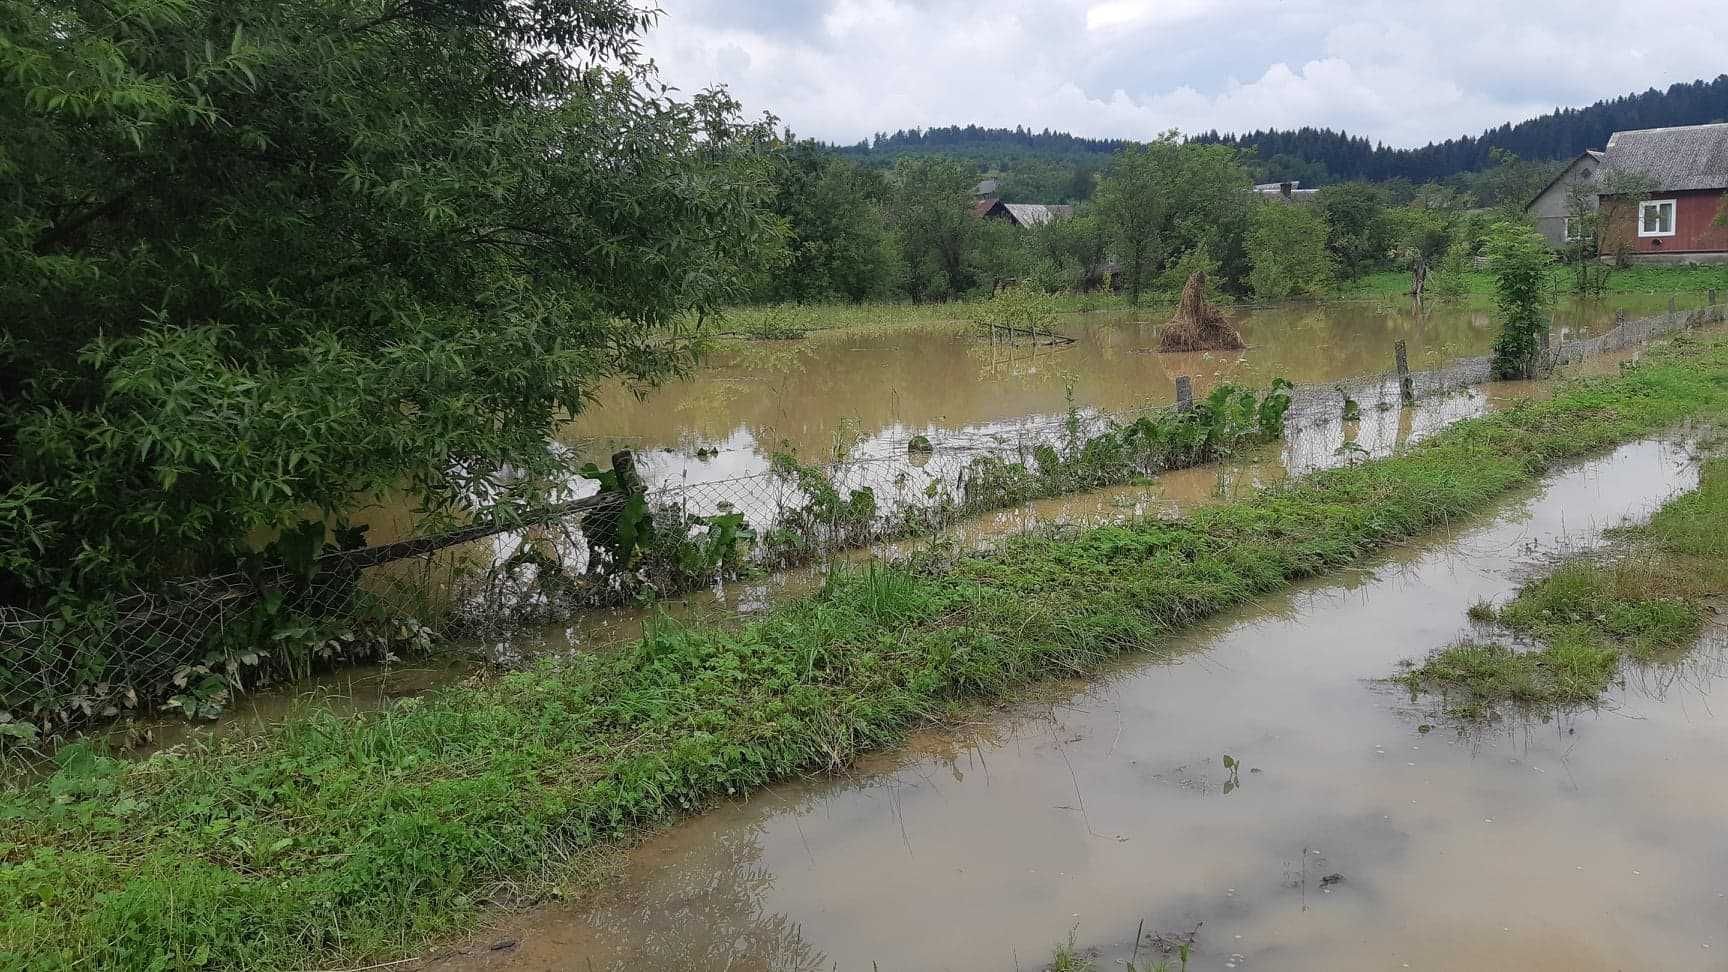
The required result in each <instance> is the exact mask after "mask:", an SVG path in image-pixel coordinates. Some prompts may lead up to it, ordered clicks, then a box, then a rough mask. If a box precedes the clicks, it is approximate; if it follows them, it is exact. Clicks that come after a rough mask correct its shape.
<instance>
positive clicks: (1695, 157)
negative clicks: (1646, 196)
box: [1604, 124, 1728, 192]
mask: <svg viewBox="0 0 1728 972" xmlns="http://www.w3.org/2000/svg"><path fill="white" fill-rule="evenodd" d="M1604 164H1605V165H1606V167H1607V168H1609V169H1612V170H1614V171H1615V172H1625V173H1631V174H1642V175H1644V176H1648V177H1649V178H1650V179H1652V180H1654V182H1655V186H1654V187H1653V191H1655V192H1685V191H1687V190H1690V189H1725V188H1728V124H1718V125H1688V126H1686V127H1684V128H1645V129H1640V130H1638V131H1632V132H1615V133H1614V135H1613V137H1611V138H1609V139H1608V152H1607V158H1606V159H1605V163H1604Z"/></svg>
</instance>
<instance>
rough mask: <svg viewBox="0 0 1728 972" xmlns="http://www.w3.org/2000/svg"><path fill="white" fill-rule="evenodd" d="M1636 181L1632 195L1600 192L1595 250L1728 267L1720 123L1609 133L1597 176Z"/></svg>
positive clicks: (1725, 152)
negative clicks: (1637, 189) (1638, 189)
mask: <svg viewBox="0 0 1728 972" xmlns="http://www.w3.org/2000/svg"><path fill="white" fill-rule="evenodd" d="M1600 178H1601V179H1603V180H1604V181H1606V180H1608V179H1610V178H1628V179H1638V180H1641V181H1643V183H1644V185H1643V186H1642V187H1641V188H1643V189H1644V190H1645V191H1643V192H1640V193H1638V194H1636V195H1633V196H1626V195H1602V196H1601V197H1600V205H1601V206H1602V207H1603V209H1604V210H1605V212H1604V226H1603V230H1602V234H1601V235H1602V239H1601V240H1600V241H1599V242H1600V251H1599V252H1600V253H1601V254H1602V255H1603V256H1605V257H1606V256H1613V257H1617V258H1625V259H1628V260H1631V261H1633V262H1640V263H1724V262H1728V226H1723V225H1721V223H1719V222H1718V215H1719V214H1720V213H1721V212H1722V206H1723V196H1724V194H1725V193H1728V124H1716V125H1691V126H1687V127H1684V128H1648V129H1643V130H1641V131H1630V132H1615V133H1614V136H1613V137H1612V138H1610V139H1609V140H1608V150H1607V152H1606V153H1605V156H1604V159H1603V165H1602V173H1601V176H1600Z"/></svg>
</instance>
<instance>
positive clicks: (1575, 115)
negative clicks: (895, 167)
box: [832, 75, 1728, 184]
mask: <svg viewBox="0 0 1728 972" xmlns="http://www.w3.org/2000/svg"><path fill="white" fill-rule="evenodd" d="M1724 120H1728V75H1722V76H1719V77H1717V78H1716V79H1715V80H1713V81H1693V82H1689V83H1682V84H1675V85H1672V86H1671V87H1669V88H1668V90H1666V91H1658V90H1656V89H1654V88H1652V89H1650V90H1649V91H1645V92H1643V93H1641V94H1629V95H1623V96H1621V97H1619V98H1614V99H1611V100H1604V101H1598V102H1597V103H1595V104H1593V105H1590V106H1589V107H1587V108H1561V109H1556V110H1555V111H1553V112H1551V113H1549V114H1546V115H1543V116H1541V117H1538V118H1532V119H1529V120H1527V121H1522V122H1518V123H1516V124H1513V123H1507V124H1505V125H1501V126H1500V127H1498V128H1491V129H1489V130H1488V131H1485V132H1483V133H1482V134H1481V135H1475V136H1470V135H1466V136H1462V137H1460V138H1455V139H1448V140H1446V141H1444V142H1437V143H1433V144H1430V145H1425V146H1422V147H1421V148H1414V149H1394V148H1387V147H1385V146H1383V145H1377V144H1375V143H1374V142H1372V141H1370V140H1369V139H1367V138H1363V137H1360V136H1353V135H1350V134H1349V133H1347V132H1337V131H1332V130H1330V129H1324V128H1299V129H1294V130H1271V131H1260V132H1252V133H1249V134H1244V135H1235V134H1220V133H1218V132H1215V131H1214V132H1206V133H1204V134H1200V135H1196V136H1194V138H1195V139H1196V140H1198V141H1204V142H1221V143H1224V144H1227V145H1234V146H1237V147H1240V148H1251V149H1254V150H1255V154H1256V156H1257V157H1258V160H1259V162H1258V164H1257V165H1256V166H1255V169H1256V174H1257V176H1259V177H1261V178H1265V179H1268V180H1271V179H1287V178H1293V179H1301V180H1303V181H1304V182H1307V183H1309V184H1320V183H1325V182H1337V181H1343V180H1347V179H1367V180H1372V181H1380V180H1386V179H1397V178H1403V179H1409V180H1410V181H1412V182H1418V183H1420V182H1429V181H1436V180H1442V179H1445V178H1447V177H1449V176H1454V175H1458V174H1459V173H1463V172H1472V171H1476V170H1479V169H1484V168H1486V167H1488V166H1489V165H1491V164H1492V162H1493V159H1492V153H1493V151H1494V150H1495V149H1503V150H1505V151H1509V152H1512V153H1513V154H1515V155H1517V156H1519V157H1520V158H1523V159H1531V160H1552V159H1564V158H1570V157H1572V156H1574V155H1577V154H1578V153H1579V152H1582V151H1584V150H1585V149H1589V148H1602V147H1603V146H1604V145H1605V144H1607V141H1608V136H1609V135H1610V134H1612V133H1614V132H1615V131H1620V130H1624V129H1633V128H1659V127H1663V126H1667V125H1699V124H1705V123H1707V122H1716V121H1724ZM1126 144H1128V141H1127V140H1125V139H1097V138H1080V137H1078V136H1074V135H1070V134H1068V133H1066V132H1053V131H1050V130H1049V129H1045V130H1044V131H1032V130H1030V129H1026V128H1013V129H1008V128H981V127H979V126H977V125H965V126H960V125H955V126H950V127H947V128H930V129H923V130H919V129H912V130H909V131H906V130H903V131H898V132H894V133H893V134H888V133H878V134H877V135H875V136H874V137H873V138H870V139H866V140H864V141H862V142H859V143H858V144H856V145H849V146H833V147H832V148H833V150H834V151H836V152H838V153H840V154H841V155H844V156H846V157H848V158H851V159H854V160H856V161H858V162H861V163H863V164H866V165H888V164H892V162H893V161H894V160H895V159H896V158H899V157H901V156H908V155H916V156H941V157H946V158H954V159H963V160H965V161H969V162H976V163H977V164H978V166H979V169H980V171H990V170H1011V169H1013V168H1015V167H1016V166H1017V165H1020V164H1025V163H1028V162H1044V163H1065V164H1067V165H1079V166H1081V167H1083V168H1089V167H1092V166H1097V165H1099V164H1101V163H1103V162H1104V161H1105V160H1106V159H1107V158H1108V156H1109V155H1110V154H1111V153H1114V152H1115V151H1116V150H1117V149H1119V148H1121V147H1122V146H1123V145H1126Z"/></svg>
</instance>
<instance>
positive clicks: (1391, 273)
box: [1339, 265, 1728, 300]
mask: <svg viewBox="0 0 1728 972" xmlns="http://www.w3.org/2000/svg"><path fill="white" fill-rule="evenodd" d="M1551 276H1552V278H1553V281H1554V292H1555V293H1556V294H1558V295H1561V296H1564V295H1566V294H1569V293H1571V290H1572V277H1571V275H1570V274H1569V272H1568V271H1567V270H1566V269H1565V268H1564V267H1555V268H1554V270H1553V272H1552V274H1551ZM1437 282H1438V277H1437V276H1435V275H1431V276H1430V277H1429V278H1428V285H1429V292H1430V294H1433V293H1435V290H1434V287H1435V284H1436V283H1437ZM1464 283H1465V287H1464V289H1465V292H1466V293H1469V294H1473V295H1486V294H1490V293H1492V292H1493V288H1494V278H1493V277H1492V276H1491V275H1489V274H1488V272H1487V271H1484V270H1476V271H1471V272H1468V273H1466V274H1464ZM1711 289H1715V290H1717V291H1720V292H1721V294H1722V298H1723V299H1724V300H1728V265H1723V266H1708V267H1705V266H1699V267H1658V266H1634V267H1626V268H1624V269H1620V270H1615V271H1614V272H1613V273H1612V274H1611V275H1610V276H1609V277H1608V293H1610V294H1697V293H1702V292H1704V291H1707V290H1711ZM1409 292H1410V272H1409V271H1407V270H1387V271H1382V272H1380V273H1371V274H1368V275H1367V276H1365V277H1362V278H1360V279H1358V280H1353V281H1348V282H1346V283H1345V284H1344V285H1343V286H1342V287H1341V288H1340V289H1339V296H1340V297H1343V298H1395V297H1404V296H1406V295H1408V294H1409Z"/></svg>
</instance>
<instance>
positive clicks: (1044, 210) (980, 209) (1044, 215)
mask: <svg viewBox="0 0 1728 972" xmlns="http://www.w3.org/2000/svg"><path fill="white" fill-rule="evenodd" d="M972 215H974V216H976V217H978V218H979V219H1002V220H1007V221H1008V222H1010V223H1013V224H1014V225H1015V226H1022V227H1027V226H1043V225H1044V224H1045V223H1053V222H1056V221H1057V220H1059V219H1067V218H1068V217H1070V216H1072V215H1074V207H1073V206H1061V205H1051V206H1046V205H1044V204H1043V203H1005V202H1003V201H1002V200H1000V199H980V200H978V202H977V203H975V204H974V205H973V206H972Z"/></svg>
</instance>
